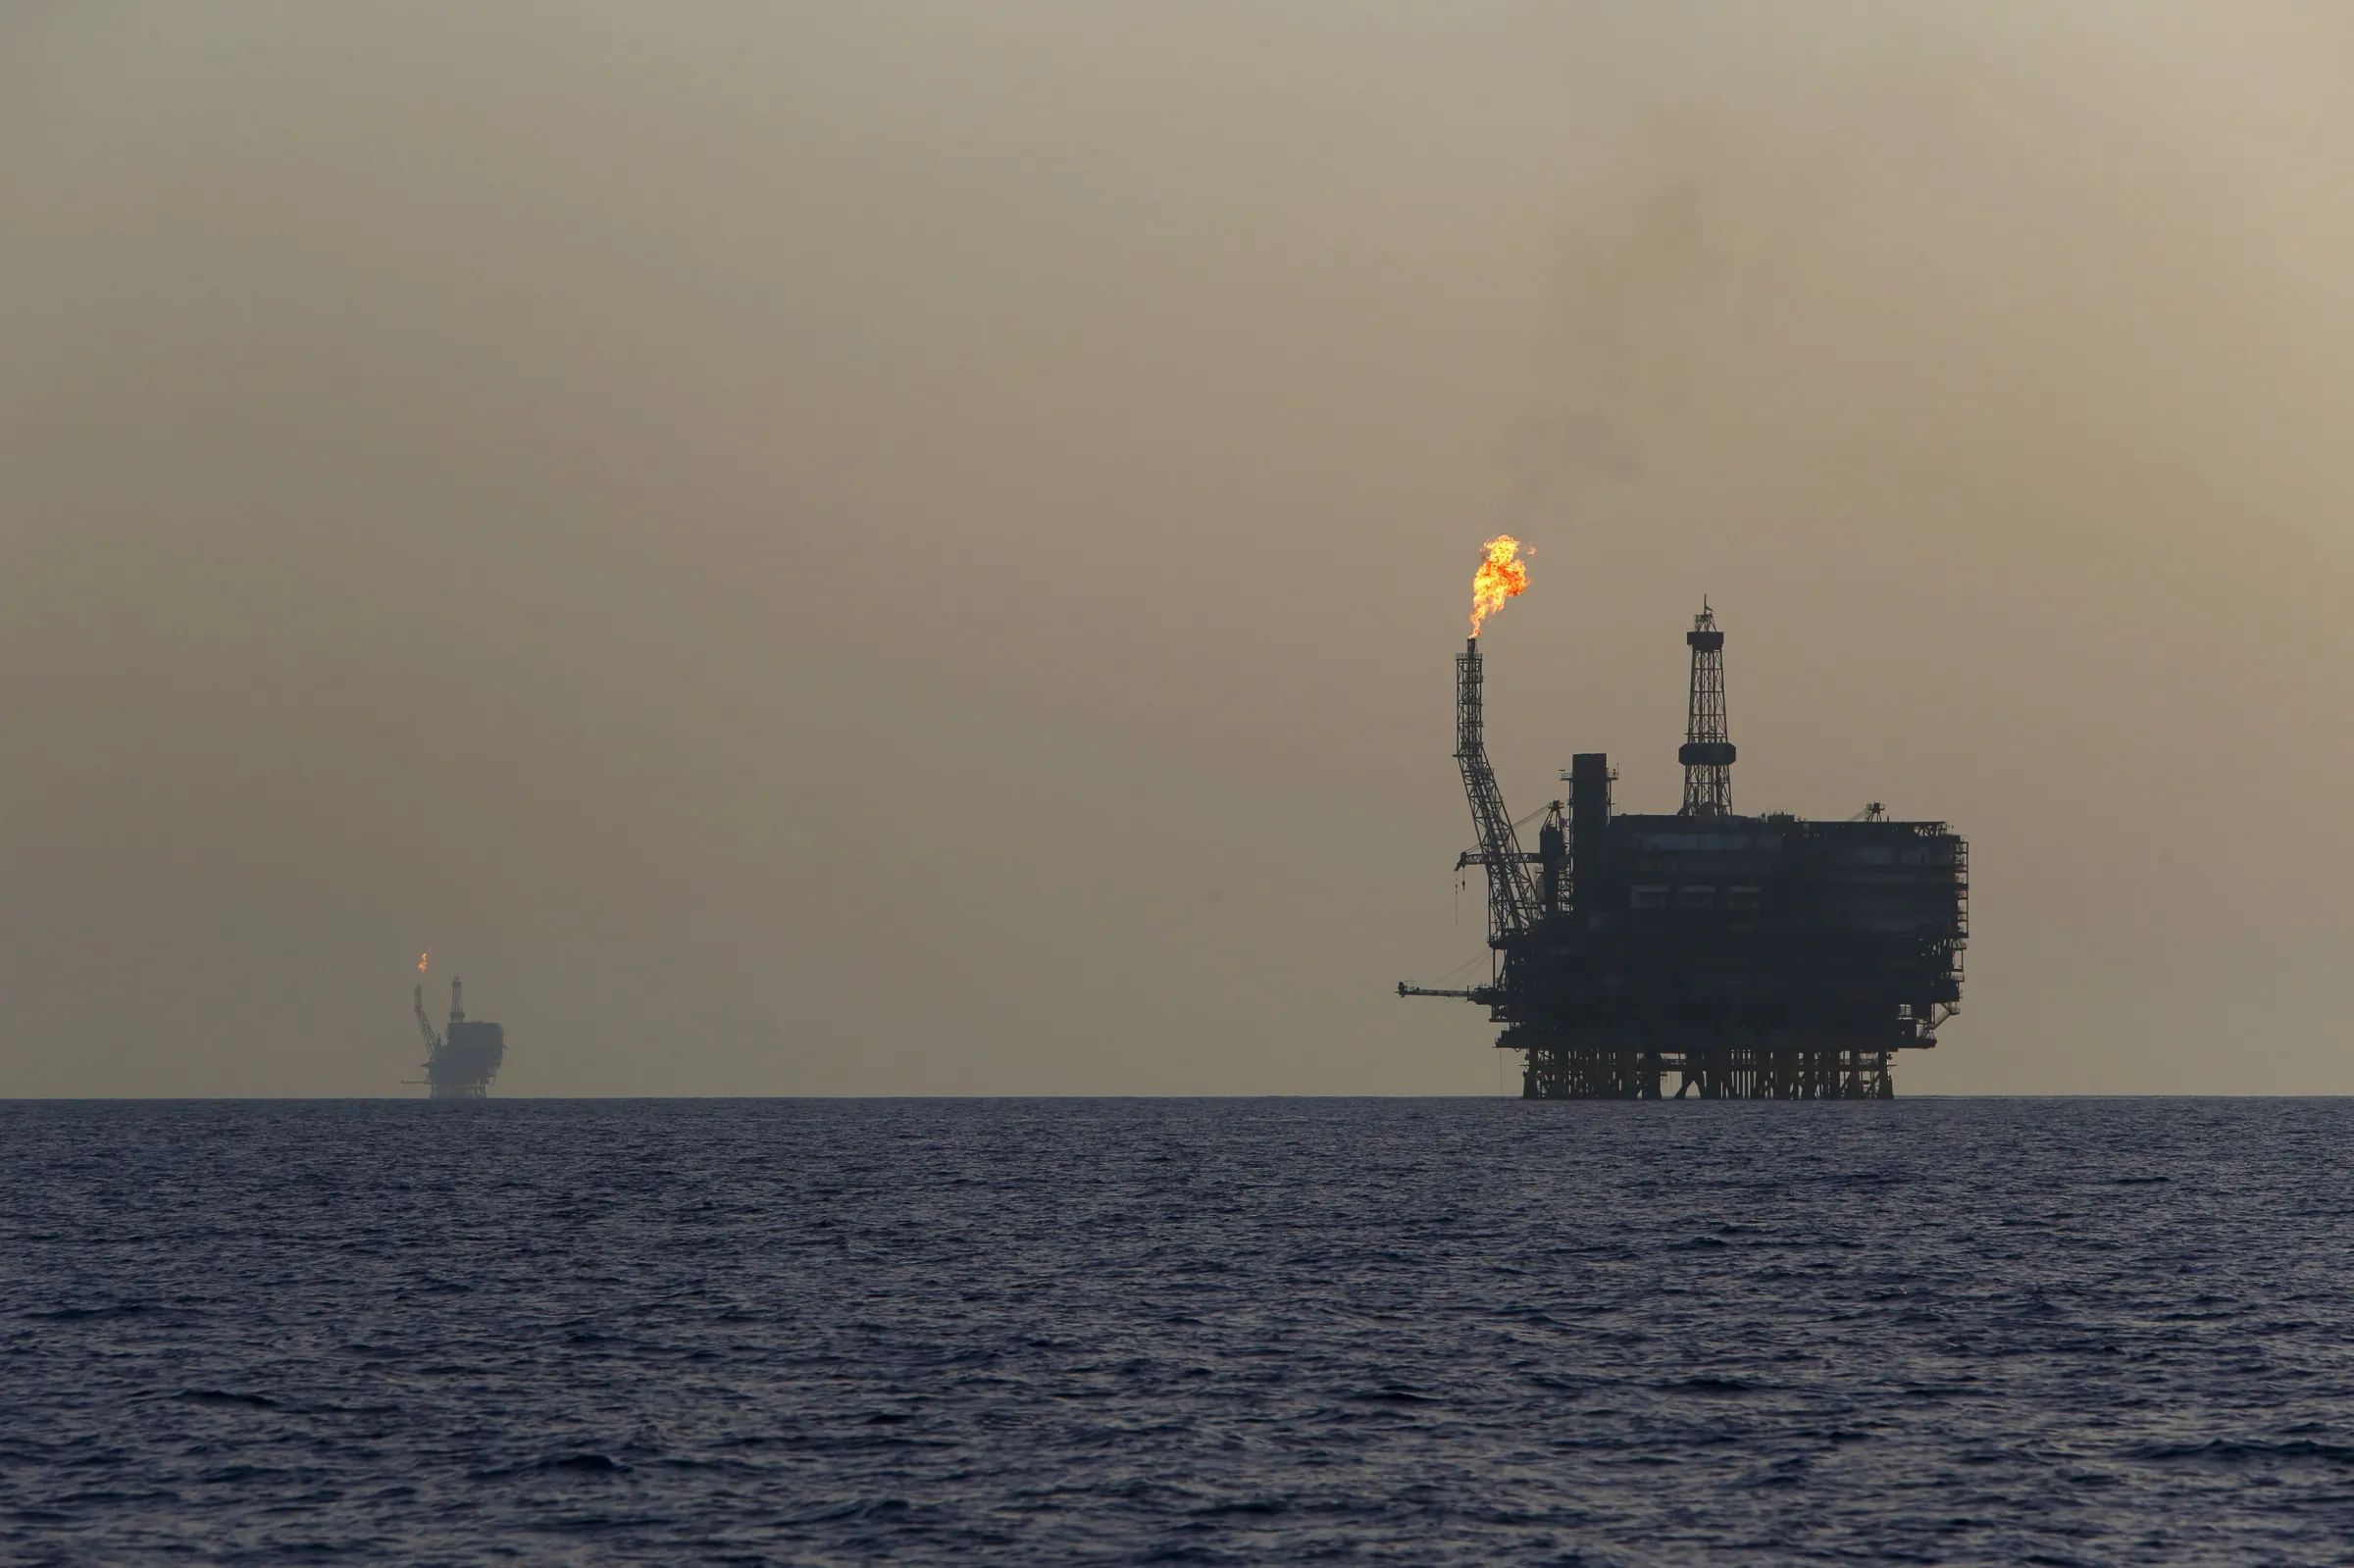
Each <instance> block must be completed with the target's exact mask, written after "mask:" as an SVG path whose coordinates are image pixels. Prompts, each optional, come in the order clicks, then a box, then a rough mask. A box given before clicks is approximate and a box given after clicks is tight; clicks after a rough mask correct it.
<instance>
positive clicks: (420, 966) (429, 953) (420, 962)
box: [417, 947, 434, 975]
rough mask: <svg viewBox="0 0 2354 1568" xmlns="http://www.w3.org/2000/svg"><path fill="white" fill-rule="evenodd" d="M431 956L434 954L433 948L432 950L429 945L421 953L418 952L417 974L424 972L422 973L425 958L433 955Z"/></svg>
mask: <svg viewBox="0 0 2354 1568" xmlns="http://www.w3.org/2000/svg"><path fill="white" fill-rule="evenodd" d="M433 956H434V950H433V949H432V948H431V947H428V948H427V949H426V950H425V951H424V952H421V953H419V954H418V955H417V973H418V974H420V975H422V974H424V973H425V961H426V960H427V959H429V958H431V957H433Z"/></svg>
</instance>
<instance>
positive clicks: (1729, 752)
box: [1676, 599, 1733, 817]
mask: <svg viewBox="0 0 2354 1568" xmlns="http://www.w3.org/2000/svg"><path fill="white" fill-rule="evenodd" d="M1684 641H1685V642H1686V643H1688V644H1689V645H1690V646H1691V649H1692V698H1691V701H1690V702H1689V703H1688V704H1687V705H1686V718H1685V721H1684V744H1683V748H1682V749H1681V750H1679V751H1678V752H1677V753H1676V760H1677V761H1679V762H1681V763H1682V764H1683V765H1684V809H1683V810H1682V811H1681V812H1679V813H1678V815H1679V816H1685V817H1729V816H1731V815H1732V814H1733V739H1732V736H1731V735H1730V734H1729V733H1727V732H1726V730H1725V724H1724V633H1723V632H1719V631H1717V630H1716V612H1715V611H1714V610H1712V609H1710V608H1709V601H1708V600H1706V599H1703V600H1701V601H1700V614H1698V615H1696V616H1694V617H1693V618H1692V630H1691V631H1689V632H1685V633H1684Z"/></svg>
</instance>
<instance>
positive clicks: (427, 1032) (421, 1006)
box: [417, 981, 441, 1056]
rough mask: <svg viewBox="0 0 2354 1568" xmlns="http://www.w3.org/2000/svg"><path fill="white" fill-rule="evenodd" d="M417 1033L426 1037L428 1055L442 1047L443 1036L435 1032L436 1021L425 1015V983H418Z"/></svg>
mask: <svg viewBox="0 0 2354 1568" xmlns="http://www.w3.org/2000/svg"><path fill="white" fill-rule="evenodd" d="M417 1033H418V1034H420V1035H422V1036H424V1037H425V1050H426V1054H427V1055H429V1056H430V1055H432V1054H433V1053H434V1052H435V1051H437V1050H439V1049H440V1048H441V1037H440V1036H439V1035H437V1034H435V1032H434V1021H433V1020H432V1019H430V1018H428V1017H426V1016H425V983H424V982H423V981H419V982H418V983H417Z"/></svg>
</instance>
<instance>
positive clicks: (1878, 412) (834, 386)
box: [0, 0, 2354, 1095]
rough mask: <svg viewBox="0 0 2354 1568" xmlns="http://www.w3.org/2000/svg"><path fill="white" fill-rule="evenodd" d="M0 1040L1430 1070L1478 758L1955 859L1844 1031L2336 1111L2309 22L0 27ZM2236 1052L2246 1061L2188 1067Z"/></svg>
mask: <svg viewBox="0 0 2354 1568" xmlns="http://www.w3.org/2000/svg"><path fill="white" fill-rule="evenodd" d="M0 212H4V213H5V214H7V217H8V233H9V251H8V265H7V267H6V268H4V269H0V565H4V567H5V570H0V726H4V727H5V732H6V733H8V734H9V735H10V736H12V737H14V742H15V743H13V744H12V746H11V748H10V750H9V755H8V760H7V764H6V767H5V769H4V770H0V871H4V873H5V874H4V875H0V996H5V997H6V998H7V1007H8V1023H9V1027H8V1029H7V1031H6V1033H5V1037H0V1095H39V1094H66V1095H111V1094H133V1095H136V1094H171V1095H206V1094H228V1095H278V1094H291V1095H373V1094H387V1093H397V1092H402V1089H401V1084H402V1081H403V1080H405V1079H413V1078H415V1077H417V1076H418V1074H417V1071H416V1067H415V1063H416V1060H417V1056H418V1054H419V1053H418V1047H417V1043H416V1038H415V1035H414V1032H413V1030H412V1028H411V1026H410V1023H409V1018H408V1013H409V1008H408V990H409V985H410V980H409V965H410V964H411V963H412V962H413V960H414V955H415V954H416V953H417V952H418V951H419V950H420V949H422V948H426V947H429V946H430V947H432V948H433V949H434V950H435V966H436V967H435V973H436V975H443V974H462V975H464V976H465V977H466V979H467V981H468V982H469V986H470V989H469V996H470V998H471V1000H472V1004H473V1006H474V1008H475V1010H476V1011H477V1012H478V1013H479V1014H480V1015H481V1016H483V1017H486V1018H493V1019H497V1020H500V1021H501V1022H503V1023H504V1024H505V1025H506V1027H507V1030H508V1037H509V1040H510V1044H511V1047H512V1048H511V1051H510V1056H509V1060H508V1066H507V1068H506V1070H505V1073H504V1075H503V1076H502V1078H501V1081H500V1086H499V1087H500V1090H501V1091H502V1092H507V1093H512V1094H560V1095H561V1094H603V1093H678V1092H688V1093H711V1094H724V1093H838V1092H840V1093H896V1092H913V1093H965V1092H980V1093H1002V1092H1019V1093H1064V1092H1080V1093H1089V1092H1148V1093H1158V1092H1189V1093H1227V1092H1265V1091H1284V1092H1309V1093H1360V1092H1361V1093H1386V1092H1413V1093H1478V1092H1487V1091H1492V1089H1493V1087H1494V1083H1495V1076H1494V1062H1493V1058H1492V1054H1491V1053H1490V1052H1489V1051H1488V1050H1487V1049H1486V1045H1487V1041H1488V1039H1489V1038H1490V1037H1492V1031H1491V1030H1490V1029H1489V1028H1487V1027H1486V1026H1485V1025H1484V1024H1483V1023H1481V1021H1480V1020H1479V1019H1478V1018H1477V1017H1476V1015H1475V1014H1474V1012H1473V1010H1471V1009H1469V1008H1462V1007H1456V1008H1452V1009H1451V1008H1447V1007H1443V1006H1435V1005H1428V1004H1425V1005H1415V1006H1409V1005H1406V1004H1402V1003H1400V1002H1399V1001H1397V1000H1396V999H1395V998H1394V997H1393V996H1392V995H1391V994H1390V987H1391V986H1393V985H1394V984H1395V983H1396V982H1398V981H1400V980H1415V981H1423V982H1430V981H1435V980H1438V979H1440V978H1441V977H1443V976H1444V975H1446V974H1447V973H1448V972H1450V971H1452V970H1454V969H1455V968H1456V967H1457V966H1458V964H1460V963H1462V962H1463V961H1464V960H1466V959H1476V958H1478V956H1479V955H1480V934H1479V931H1478V923H1477V921H1476V919H1474V918H1468V917H1469V916H1470V915H1471V914H1473V913H1475V908H1474V907H1472V906H1469V905H1466V906H1463V907H1462V909H1461V910H1460V911H1459V912H1458V905H1457V903H1456V901H1455V899H1454V896H1453V890H1452V886H1451V883H1452V871H1451V868H1452V867H1453V866H1454V864H1455V860H1456V856H1457V854H1458V852H1459V851H1460V850H1461V849H1462V848H1463V847H1464V845H1465V843H1466V841H1467V837H1468V827H1467V822H1466V818H1465V813H1464V810H1463V803H1462V800H1461V796H1460V792H1459V788H1458V781H1457V777H1456V774H1455V770H1454V767H1453V764H1452V763H1451V761H1450V760H1449V751H1450V749H1451V732H1450V720H1451V714H1450V677H1451V668H1450V664H1449V660H1450V657H1451V655H1452V654H1453V653H1454V652H1455V650H1456V648H1457V647H1458V645H1459V640H1460V636H1461V632H1462V616H1463V604H1462V594H1463V589H1464V580H1465V574H1466V573H1467V571H1468V570H1469V568H1470V566H1471V565H1472V563H1473V562H1474V560H1475V559H1476V552H1477V549H1478V545H1479V541H1481V540H1483V539H1486V538H1490V537H1493V536H1495V535H1497V534H1499V533H1503V532H1508V531H1509V532H1510V534H1511V535H1512V536H1513V537H1515V538H1518V539H1520V540H1522V541H1524V542H1525V543H1526V544H1527V546H1528V547H1529V551H1530V554H1529V559H1530V561H1531V562H1532V565H1533V577H1532V582H1531V586H1530V588H1529V591H1528V592H1527V593H1526V594H1525V595H1524V596H1522V597H1520V598H1518V599H1515V600H1513V601H1512V602H1511V605H1510V608H1509V609H1508V610H1506V611H1505V612H1504V613H1503V614H1502V615H1501V616H1500V617H1499V618H1497V620H1495V621H1494V622H1493V623H1491V625H1490V626H1489V628H1488V632H1487V634H1486V636H1485V637H1484V638H1483V641H1484V643H1485V644H1486V648H1487V657H1488V702H1489V708H1488V720H1489V739H1490V744H1491V747H1492V749H1493V752H1494V755H1495V758H1496V762H1497V766H1498V769H1499V773H1500V776H1501V779H1502V783H1503V786H1504V791H1505V796H1506V800H1507V802H1508V804H1509V805H1510V807H1511V808H1512V811H1513V814H1514V815H1515V816H1518V815H1522V814H1525V813H1527V812H1529V811H1532V810H1535V809H1537V808H1538V807H1539V806H1540V805H1541V804H1542V803H1543V802H1544V801H1545V800H1547V799H1549V798H1552V797H1553V796H1554V795H1556V794H1558V793H1559V792H1560V790H1561V784H1560V782H1559V779H1558V774H1559V772H1560V770H1561V768H1563V767H1564V766H1566V764H1567V762H1568V759H1569V757H1570V755H1571V754H1572V753H1573V752H1577V751H1589V750H1601V751H1608V752H1609V753H1610V754H1611V756H1612V760H1613V762H1614V763H1615V764H1616V765H1617V766H1618V767H1619V768H1620V770H1621V774H1622V782H1621V786H1620V790H1619V799H1620V802H1621V804H1622V805H1624V806H1626V807H1627V808H1628V809H1634V810H1656V809H1664V808H1666V806H1667V805H1668V804H1669V803H1670V802H1672V801H1673V800H1674V799H1675V798H1676V783H1677V780H1676V773H1675V763H1674V757H1675V748H1676V744H1677V742H1678V740H1679V739H1680V738H1681V736H1682V724H1683V694H1684V693H1683V681H1684V649H1683V645H1682V642H1681V640H1680V637H1681V633H1682V632H1683V630H1684V629H1685V628H1686V627H1687V626H1688V625H1689V624H1690V621H1689V618H1690V616H1691V614H1692V613H1693V612H1694V611H1695V610H1696V609H1697V608H1698V607H1699V604H1700V602H1701V598H1702V596H1703V595H1704V594H1708V595H1711V596H1712V602H1713V603H1714V605H1715V608H1716V610H1717V613H1718V615H1719V617H1720V620H1721V624H1722V625H1723V627H1724V628H1725V630H1726V632H1727V634H1728V645H1727V652H1726V660H1727V670H1728V685H1729V691H1730V707H1731V725H1732V734H1733V737H1734V739H1735V740H1736V742H1737V743H1738V744H1739V747H1740V756H1741V761H1740V763H1739V765H1738V767H1737V768H1736V770H1735V778H1734V784H1733V788H1734V801H1735V804H1736V806H1738V807H1740V808H1743V809H1752V810H1766V809H1787V810H1794V811H1797V812H1800V813H1802V814H1806V815H1810V816H1820V817H1843V816H1846V815H1848V814H1849V813H1851V812H1854V811H1856V810H1857V809H1859V808H1860V807H1862V806H1863V805H1864V804H1865V803H1866V802H1867V801H1870V800H1880V801H1884V802H1886V803H1887V804H1888V806H1889V808H1890V809H1891V810H1892V811H1894V812H1895V813H1897V814H1898V815H1900V816H1907V817H1925V818H1941V819H1944V820H1947V821H1950V822H1951V823H1953V824H1954V825H1955V826H1956V827H1957V828H1958V829H1959V830H1960V831H1961V832H1962V833H1964V834H1965V835H1968V836H1969V837H1970V841H1971V846H1972V851H1973V852H1972V860H1971V865H1972V875H1973V883H1974V885H1973V891H1972V913H1973V926H1974V935H1973V938H1972V943H1973V944H1972V947H1971V950H1970V982H1969V990H1968V996H1967V1000H1966V1004H1965V1011H1964V1013H1963V1016H1962V1017H1961V1019H1959V1020H1958V1021H1957V1022H1956V1023H1955V1024H1954V1025H1953V1026H1952V1027H1951V1028H1950V1029H1948V1030H1947V1031H1946V1033H1945V1043H1944V1045H1943V1046H1941V1048H1940V1049H1939V1050H1938V1051H1937V1052H1936V1053H1935V1054H1934V1055H1932V1056H1929V1057H1927V1058H1925V1059H1924V1058H1908V1059H1907V1060H1906V1061H1905V1062H1904V1063H1903V1064H1902V1065H1901V1067H1900V1070H1899V1075H1898V1087H1899V1090H1900V1092H1917V1091H1921V1090H1969V1091H1997V1092H2021V1091H2044V1090H2060V1089H2073V1090H2097V1091H2112V1090H2117V1091H2124V1090H2131V1091H2158V1090H2165V1091H2184V1090H2196V1091H2241V1090H2250V1089H2254V1090H2264V1091H2279V1092H2345V1091H2348V1090H2354V1055H2350V1054H2349V1053H2348V1051H2347V1050H2346V1049H2345V1046H2344V1040H2343V1030H2342V1015H2343V1004H2342V1001H2341V995H2342V990H2343V971H2344V968H2345V962H2344V959H2345V952H2346V949H2347V938H2348V929H2349V913H2348V896H2349V895H2348V889H2349V888H2354V813H2349V812H2348V811H2347V810H2346V809H2345V793H2346V783H2345V782H2346V780H2347V779H2349V778H2354V756H2350V755H2349V753H2348V747H2349V744H2354V742H2350V740H2349V736H2350V735H2354V728H2350V727H2349V726H2348V725H2347V723H2346V722H2345V720H2346V715H2347V712H2348V707H2349V702H2348V698H2349V694H2350V691H2349V682H2350V681H2354V676H2350V675H2349V671H2354V630H2350V629H2349V625H2348V620H2349V618H2348V616H2347V614H2346V608H2345V607H2346V606H2347V604H2349V603H2354V582H2349V571H2348V564H2349V558H2348V554H2347V545H2348V537H2347V532H2348V529H2349V527H2350V525H2349V521H2348V520H2349V519H2350V518H2354V438H2349V430H2348V420H2347V410H2348V409H2350V408H2354V313H2349V311H2348V308H2347V304H2346V301H2347V290H2346V279H2347V278H2350V277H2354V11H2349V9H2348V8H2347V7H2345V6H2343V5H2342V4H2333V3H2317V4H2311V5H2303V4H2288V3H2280V4H2262V3H2245V4H2214V5H2175V6H2155V5H2149V4H2142V3H2138V0H2084V3H2079V4H2072V5H2067V6H2054V5H2050V4H2046V3H2043V0H2032V3H2027V0H2020V3H2002V0H1973V3H1970V4H1960V3H1955V4H1932V3H1918V4H1901V5H1891V4H1886V3H1883V0H1837V3H1833V0H1820V3H1816V0H1794V3H1789V4H1777V5H1772V6H1746V7H1740V6H1726V5H1721V4H1682V5H1678V4H1673V3H1660V0H1644V3H1640V4H1625V5H1602V4H1581V5H1575V6H1564V5H1557V4H1548V3H1537V0H1530V3H1518V0H1472V3H1465V4H1449V5H1431V4H1428V3H1427V0H1304V3H1298V4H1286V5H1282V6H1243V5H1231V4H1224V3H1218V0H1209V3H1201V4H1183V5H1169V4H1162V5H1151V4H1143V5H1127V6H1105V5H1101V4H1097V3H1093V0H997V3H992V4H988V5H925V4H920V3H909V4H874V3H868V0H839V3H833V0H816V3H796V4H792V5H773V6H735V5H723V4H697V3H688V4H665V5H645V4H636V3H632V4H624V3H620V0H565V3H562V4H536V3H530V0H519V3H513V4H501V5H496V6H479V5H471V4H440V5H435V4H398V5H392V4H372V3H365V0H353V3H339V4H335V5H329V6H299V7H285V6H279V5H251V4H239V3H230V0H206V3H187V0H149V3H138V0H131V3H125V4H110V5H105V6H88V5H72V4H64V3H57V4H41V3H24V0H19V3H15V4H10V5H7V6H0ZM2251 1041H2258V1042H2260V1043H2255V1044H2251V1043H2250V1042H2251Z"/></svg>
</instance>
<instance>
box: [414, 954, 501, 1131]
mask: <svg viewBox="0 0 2354 1568" xmlns="http://www.w3.org/2000/svg"><path fill="white" fill-rule="evenodd" d="M417 973H418V974H419V975H420V976H422V975H423V974H424V973H425V960H424V959H422V958H421V959H419V960H418V961H417ZM416 1008H417V1033H418V1034H420V1035H422V1036H424V1037H425V1082H426V1086H427V1091H426V1097H427V1098H429V1099H436V1100H479V1099H481V1098H483V1097H484V1096H485V1095H486V1094H487V1093H488V1092H489V1091H490V1080H491V1079H493V1078H495V1077H497V1076H498V1069H499V1064H500V1063H502V1062H504V1061H505V1060H506V1059H507V1032H506V1031H505V1030H504V1029H502V1028H501V1027H500V1026H498V1025H496V1024H493V1023H489V1022H486V1020H483V1019H479V1018H468V1017H467V1016H466V983H465V982H464V981H462V980H453V981H451V982H450V983H449V1032H448V1033H447V1034H446V1035H444V1034H441V1033H438V1032H437V1031H435V1028H434V1021H433V1020H432V1019H430V1018H428V1017H426V1016H425V982H424V981H423V980H422V979H421V980H419V981H418V982H417V1000H416Z"/></svg>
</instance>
